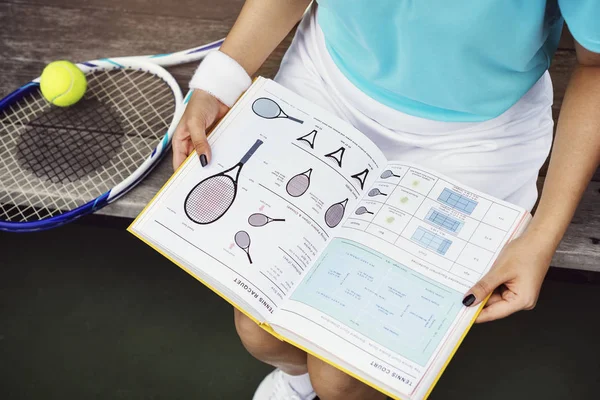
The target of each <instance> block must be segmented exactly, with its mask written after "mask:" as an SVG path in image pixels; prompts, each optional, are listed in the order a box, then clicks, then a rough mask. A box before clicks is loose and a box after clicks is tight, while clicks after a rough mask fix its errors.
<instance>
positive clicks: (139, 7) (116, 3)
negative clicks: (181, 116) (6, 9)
mask: <svg viewBox="0 0 600 400" xmlns="http://www.w3.org/2000/svg"><path fill="white" fill-rule="evenodd" d="M0 3H5V4H16V5H35V6H52V7H60V8H74V9H79V10H86V11H94V10H113V11H118V12H120V13H135V14H149V15H156V16H170V17H182V18H187V19H191V20H195V21H199V20H206V19H212V20H221V21H224V22H227V23H228V24H229V25H231V24H233V22H234V21H235V18H236V17H237V15H238V14H239V12H240V9H241V8H242V5H243V4H244V0H219V1H212V2H209V1H202V0H176V1H165V0H126V1H123V0H2V1H0Z"/></svg>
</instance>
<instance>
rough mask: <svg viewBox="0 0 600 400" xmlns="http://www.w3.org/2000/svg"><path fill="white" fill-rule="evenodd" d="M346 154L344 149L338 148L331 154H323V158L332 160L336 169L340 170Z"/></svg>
mask: <svg viewBox="0 0 600 400" xmlns="http://www.w3.org/2000/svg"><path fill="white" fill-rule="evenodd" d="M345 152H346V148H345V147H343V146H342V147H340V148H339V149H337V150H335V151H332V152H331V153H327V154H325V157H327V158H330V159H332V160H333V161H335V162H336V163H337V165H338V167H340V168H342V161H343V160H344V153H345Z"/></svg>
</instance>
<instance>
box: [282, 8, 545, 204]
mask: <svg viewBox="0 0 600 400" xmlns="http://www.w3.org/2000/svg"><path fill="white" fill-rule="evenodd" d="M317 12H318V11H317V7H313V8H312V10H311V12H309V13H307V14H306V15H305V17H304V19H303V20H302V22H301V23H300V26H299V27H298V30H297V32H296V36H295V37H294V40H293V41H292V44H291V46H290V48H289V49H288V51H287V53H286V54H285V56H284V58H283V61H282V63H281V67H280V69H279V72H278V73H277V76H276V77H275V80H276V81H277V82H279V83H280V84H282V85H283V86H285V87H287V88H289V89H291V90H292V91H294V92H296V93H298V94H299V95H301V96H302V97H304V98H306V99H308V100H310V101H312V102H314V103H315V104H318V105H320V106H321V107H323V108H325V109H327V110H329V111H331V112H333V113H334V114H336V115H337V116H338V117H340V118H342V119H344V120H346V121H348V122H349V123H351V124H352V125H353V126H354V127H356V128H357V129H358V130H360V131H361V132H363V133H364V134H365V135H367V136H368V137H369V138H370V139H371V140H372V141H374V142H375V144H377V146H378V147H379V148H380V149H381V150H382V151H383V152H384V153H385V155H386V156H387V157H388V159H389V160H394V161H405V162H414V163H418V164H420V165H422V166H424V167H428V168H431V169H433V170H436V171H439V172H441V173H443V174H445V175H447V176H449V177H451V178H454V179H456V180H458V181H460V182H462V183H464V184H466V185H469V186H472V187H474V188H476V189H478V190H481V191H483V192H485V193H488V194H490V195H492V196H496V197H498V198H500V199H505V200H507V201H509V202H511V203H514V204H517V205H519V206H521V207H524V208H526V209H529V210H531V208H532V207H533V206H534V204H535V202H536V200H537V196H538V193H537V187H536V181H537V176H538V173H539V169H540V167H541V166H542V164H543V163H544V161H545V160H546V158H547V156H548V153H549V152H550V147H551V144H552V130H553V124H554V123H553V120H552V99H553V92H552V82H551V80H550V75H549V74H548V72H546V73H545V74H544V75H543V76H542V77H541V78H540V79H539V81H538V82H537V83H536V84H535V85H534V86H533V87H532V88H531V89H530V90H529V91H528V92H527V93H526V94H525V95H524V96H523V97H522V98H521V99H520V100H519V101H518V102H517V103H516V104H515V105H513V106H512V107H511V108H509V109H508V110H507V111H505V112H504V113H503V114H502V115H500V116H499V117H496V118H494V119H491V120H488V121H484V122H465V123H463V122H441V121H432V120H428V119H423V118H419V117H414V116H411V115H408V114H405V113H402V112H400V111H398V110H395V109H392V108H390V107H388V106H386V105H383V104H381V103H379V102H377V101H376V100H374V99H373V98H371V97H369V96H368V95H366V94H365V93H363V92H361V91H360V90H359V89H358V88H357V87H356V86H354V85H353V84H352V83H351V82H350V81H348V79H346V77H345V76H344V75H343V74H342V73H341V72H340V70H339V69H338V68H337V66H336V65H335V63H334V62H333V60H332V59H331V57H330V56H329V53H328V51H327V49H326V47H325V41H324V37H323V32H322V31H321V29H320V27H319V25H318V23H317V21H316V13H317ZM356 56H357V57H360V54H357V55H356Z"/></svg>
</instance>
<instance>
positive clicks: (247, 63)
mask: <svg viewBox="0 0 600 400" xmlns="http://www.w3.org/2000/svg"><path fill="white" fill-rule="evenodd" d="M310 2H311V0H246V3H245V4H244V7H242V11H241V12H240V15H239V16H238V18H237V20H236V21H235V24H234V25H233V27H232V28H231V31H229V34H228V35H227V38H226V39H225V42H224V43H223V45H222V46H221V51H222V52H223V53H225V54H227V55H228V56H230V57H231V58H233V59H234V60H236V61H237V62H238V63H239V64H240V65H241V66H242V67H244V69H245V70H246V72H248V75H253V74H254V73H255V72H256V71H257V70H258V69H259V68H260V66H261V65H262V64H263V63H264V62H265V60H266V59H267V57H269V55H270V54H271V53H272V52H273V50H275V48H276V47H277V46H278V45H279V43H281V41H282V40H283V39H284V38H285V37H286V36H287V34H288V33H290V31H291V30H292V28H293V27H294V26H295V25H296V23H297V22H298V21H299V20H300V18H301V17H302V14H304V11H305V10H306V8H307V7H308V5H309V4H310Z"/></svg>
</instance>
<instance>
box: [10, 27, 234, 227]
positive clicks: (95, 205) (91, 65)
mask: <svg viewBox="0 0 600 400" xmlns="http://www.w3.org/2000/svg"><path fill="white" fill-rule="evenodd" d="M223 41H224V39H221V40H217V41H215V42H212V43H209V44H206V45H203V46H199V47H195V48H193V49H188V50H183V51H179V52H175V53H170V54H156V55H146V56H133V57H116V58H103V59H98V60H92V61H86V62H82V63H78V64H76V66H77V67H78V68H79V69H80V70H81V71H82V72H83V73H84V74H85V75H89V74H91V73H94V72H98V71H111V70H118V69H133V70H140V71H146V72H150V73H152V74H154V75H156V76H158V77H159V78H161V79H162V80H163V81H164V82H165V83H166V84H167V85H168V86H169V87H170V88H171V90H172V92H173V96H174V97H175V111H174V113H173V119H172V120H171V124H170V125H169V128H168V129H167V132H166V133H165V135H164V136H163V137H162V139H161V140H160V141H159V142H158V145H157V146H156V147H155V148H154V149H153V150H152V152H151V154H150V155H149V156H148V157H147V158H146V160H145V161H144V162H143V163H142V164H141V165H140V166H139V167H138V168H136V170H135V171H134V172H133V173H132V174H131V175H129V176H128V177H127V178H125V179H123V180H122V181H121V182H120V183H118V184H117V185H116V186H114V187H113V188H111V189H110V190H108V191H106V192H105V193H103V194H101V195H100V196H98V197H96V198H95V199H92V200H90V201H88V202H87V203H85V204H82V205H81V206H79V207H76V208H74V209H72V210H69V211H66V212H63V213H61V214H58V215H55V216H52V217H48V218H44V219H41V220H38V221H28V222H9V221H2V220H0V231H9V232H32V231H39V230H44V229H50V228H54V227H57V226H60V225H63V224H65V223H67V222H70V221H73V220H75V219H77V218H79V217H82V216H84V215H86V214H89V213H92V212H95V211H97V210H99V209H100V208H102V207H105V206H107V205H108V204H110V203H112V202H114V201H116V200H117V199H119V198H121V197H122V196H123V195H125V194H126V193H127V192H129V191H130V190H131V189H133V188H134V187H135V186H136V185H137V184H138V183H140V182H141V181H142V180H143V179H144V178H145V177H146V176H147V175H148V174H149V173H150V172H151V171H152V170H153V168H154V167H155V166H156V165H157V164H158V163H159V162H160V160H162V158H163V157H164V156H165V154H166V153H167V151H168V150H169V148H170V147H171V139H172V137H173V133H174V132H175V129H176V128H177V125H178V123H179V120H180V118H181V116H182V115H183V112H184V111H185V105H186V104H187V101H188V100H189V97H190V95H191V93H192V91H189V92H188V95H187V96H186V98H185V99H183V95H182V92H181V89H180V87H179V85H178V84H177V82H176V81H175V78H173V76H172V75H171V74H170V73H169V72H167V70H165V68H164V67H169V66H174V65H180V64H186V63H191V62H195V61H199V60H201V59H203V58H204V57H205V56H206V55H207V54H208V53H209V52H211V51H213V50H217V49H218V48H219V47H220V46H221V44H222V43H223ZM39 87H40V78H39V77H38V78H36V79H34V80H32V81H31V82H29V83H27V84H25V85H23V86H21V87H20V88H18V89H16V90H14V91H13V92H11V93H10V94H8V95H7V96H6V97H4V98H3V99H1V100H0V112H1V111H4V110H5V109H7V108H9V107H11V105H13V104H15V103H16V102H18V101H19V100H21V99H22V98H23V97H25V96H27V95H29V94H31V93H32V92H33V91H35V90H39ZM14 206H16V207H23V205H22V204H14ZM27 207H32V208H35V207H33V206H30V205H27Z"/></svg>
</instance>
